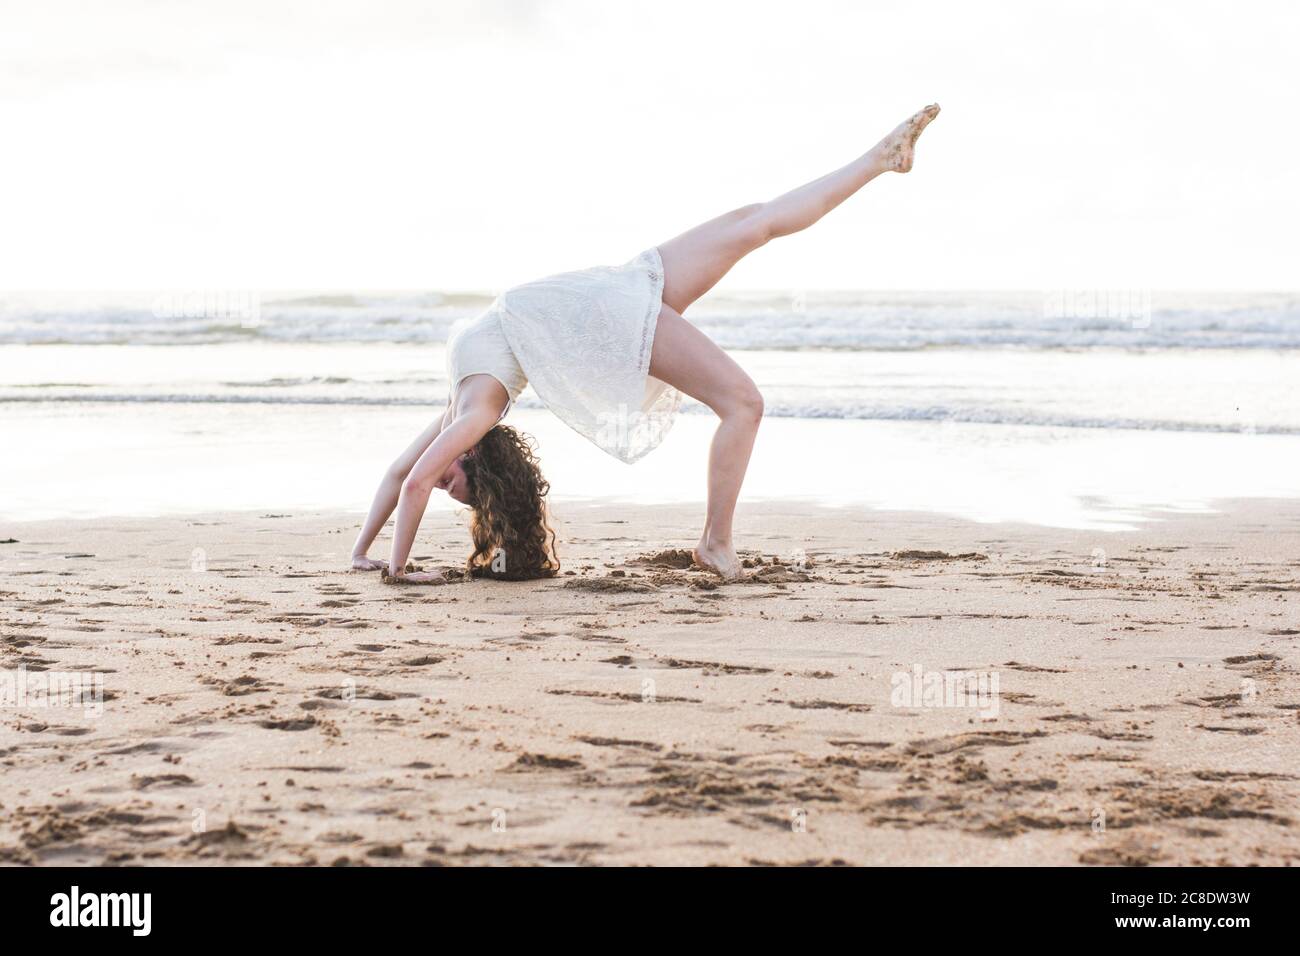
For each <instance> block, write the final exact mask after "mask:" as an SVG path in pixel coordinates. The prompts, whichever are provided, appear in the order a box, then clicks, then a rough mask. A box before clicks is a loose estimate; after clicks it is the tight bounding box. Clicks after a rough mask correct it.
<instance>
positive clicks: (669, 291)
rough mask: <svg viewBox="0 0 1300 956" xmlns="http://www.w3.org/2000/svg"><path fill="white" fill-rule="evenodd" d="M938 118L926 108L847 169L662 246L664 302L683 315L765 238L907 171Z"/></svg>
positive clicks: (800, 227)
mask: <svg viewBox="0 0 1300 956" xmlns="http://www.w3.org/2000/svg"><path fill="white" fill-rule="evenodd" d="M938 115H939V107H938V106H927V107H926V108H925V109H923V110H921V111H920V112H918V113H916V114H915V115H914V116H912V117H910V118H909V119H908V120H906V121H905V122H904V123H902V124H901V125H899V126H898V127H897V128H896V129H895V130H894V131H893V132H892V133H890V134H889V135H888V136H886V137H885V138H884V139H882V140H881V141H880V142H879V143H877V144H876V145H875V146H873V147H872V148H871V149H869V150H867V152H865V153H863V154H862V155H861V156H859V157H858V158H857V159H855V160H854V161H853V162H851V163H849V164H848V165H847V166H843V167H841V168H839V169H837V170H835V171H834V172H830V173H827V174H826V175H825V176H822V177H820V178H819V179H814V180H813V181H812V182H810V183H805V184H804V185H802V186H800V187H799V188H798V189H792V190H791V191H790V192H788V193H784V194H783V195H780V196H777V197H776V198H775V199H770V200H768V201H767V202H763V203H754V204H753V205H751V206H742V207H741V208H739V209H733V210H732V211H731V212H729V213H725V214H723V215H721V216H719V217H718V218H716V219H710V220H709V221H708V222H706V223H703V224H701V225H699V226H696V227H695V228H694V229H691V230H689V231H688V232H684V233H682V234H681V235H680V236H677V237H676V238H675V239H670V240H668V241H667V242H665V243H663V244H662V245H661V246H659V255H660V257H661V258H662V259H663V263H664V302H665V303H666V304H667V305H668V306H670V307H671V308H673V309H674V310H676V311H677V312H678V313H682V312H685V311H686V309H687V308H688V307H689V306H690V305H691V303H692V302H694V301H695V300H696V299H698V298H699V297H700V296H702V295H704V293H706V292H708V291H709V290H710V289H712V288H713V287H714V286H715V285H716V284H717V283H718V280H719V279H721V278H722V277H723V276H724V275H726V274H727V272H728V271H729V270H730V269H731V267H732V266H734V265H735V264H736V263H737V262H739V261H740V260H741V259H743V258H744V257H745V256H746V255H748V254H749V253H751V252H753V251H754V250H755V249H757V248H758V247H759V246H762V245H764V244H765V243H767V241H768V240H770V239H775V238H777V237H778V236H788V235H790V234H791V233H793V232H799V231H800V230H803V229H807V228H808V227H809V226H811V225H812V224H813V223H815V222H816V221H817V220H818V219H820V218H822V216H824V215H826V214H827V213H828V212H830V211H831V210H832V209H834V208H835V207H836V206H838V205H839V204H840V203H842V202H844V200H846V199H848V198H849V197H850V196H852V195H853V194H854V193H855V192H857V191H858V190H859V189H861V188H862V187H863V186H865V185H866V184H867V183H869V182H871V180H873V179H875V178H876V177H877V176H879V175H880V174H881V173H885V172H891V171H892V172H900V173H905V172H907V171H908V170H910V169H911V168H912V153H913V147H915V145H916V140H917V137H918V136H920V135H921V131H922V130H924V129H925V128H926V126H928V125H929V124H930V121H931V120H933V119H934V118H935V117H936V116H938Z"/></svg>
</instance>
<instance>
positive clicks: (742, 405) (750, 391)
mask: <svg viewBox="0 0 1300 956" xmlns="http://www.w3.org/2000/svg"><path fill="white" fill-rule="evenodd" d="M715 411H717V413H718V417H719V418H724V419H726V418H731V419H736V420H739V421H745V422H750V423H752V424H754V425H757V424H758V422H759V420H760V419H762V417H763V411H764V405H763V393H762V392H760V391H759V390H758V386H757V385H755V384H754V381H753V379H751V378H749V377H748V376H746V377H745V379H744V380H743V381H742V382H739V383H737V385H736V386H735V387H734V388H732V389H730V390H728V394H727V399H726V401H725V402H723V403H722V407H721V408H719V409H715Z"/></svg>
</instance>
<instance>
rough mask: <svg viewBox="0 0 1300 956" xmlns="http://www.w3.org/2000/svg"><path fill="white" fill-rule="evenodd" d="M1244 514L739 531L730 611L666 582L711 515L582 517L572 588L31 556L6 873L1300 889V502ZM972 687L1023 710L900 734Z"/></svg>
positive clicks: (94, 546) (1231, 505) (306, 541)
mask: <svg viewBox="0 0 1300 956" xmlns="http://www.w3.org/2000/svg"><path fill="white" fill-rule="evenodd" d="M1216 507H1218V508H1219V509H1220V510H1219V512H1218V513H1214V514H1197V515H1178V516H1171V515H1166V516H1164V517H1163V518H1161V519H1160V520H1158V521H1156V522H1153V523H1152V524H1150V525H1148V526H1146V527H1144V528H1143V529H1142V530H1140V531H1137V532H1132V533H1128V532H1126V533H1112V534H1099V533H1096V532H1073V531H1060V530H1055V529H1049V528H1035V527H1028V526H1009V525H991V524H983V525H981V524H972V523H969V522H965V521H960V520H957V519H949V518H942V517H936V516H930V515H918V514H885V513H877V512H870V511H867V510H861V509H852V510H848V509H831V508H820V507H817V506H814V505H803V504H799V505H777V504H766V505H750V506H747V507H745V508H743V509H742V514H741V516H740V519H739V527H740V528H741V529H743V530H744V532H745V533H744V536H743V538H742V541H741V544H742V545H743V546H744V547H745V548H748V549H750V550H749V551H748V552H747V553H748V555H749V557H750V558H751V559H752V558H755V557H761V560H762V563H761V564H755V566H754V567H753V568H752V569H751V570H752V571H754V572H756V576H755V578H754V579H753V580H752V581H750V582H747V583H742V584H735V585H725V586H717V585H716V584H715V583H714V582H713V581H712V580H711V579H710V578H708V577H707V576H705V575H703V574H701V573H699V572H695V571H692V570H689V569H685V568H682V567H681V566H680V565H681V564H682V563H683V562H681V561H680V560H679V558H680V555H675V554H673V553H672V552H671V551H669V553H668V554H666V555H663V554H660V557H659V559H658V560H656V559H654V558H653V557H651V558H647V556H654V555H656V554H659V553H660V552H664V551H665V549H673V548H678V547H681V546H683V545H688V544H689V543H690V542H691V540H692V529H693V528H695V527H696V524H695V523H696V521H697V519H698V510H699V509H698V508H697V507H691V508H681V507H655V506H631V505H617V504H609V503H598V504H562V505H559V506H557V513H558V517H559V519H560V521H561V525H562V538H561V540H562V551H561V557H562V558H563V559H564V562H565V574H564V575H562V576H561V577H559V578H558V579H555V580H552V581H546V582H531V583H511V584H506V583H488V582H475V583H469V584H453V585H447V586H443V587H436V588H433V587H431V588H415V587H405V588H396V587H386V586H384V585H383V584H381V583H380V580H379V577H378V575H376V574H362V573H356V572H351V571H349V570H346V566H345V565H346V557H347V552H348V548H349V546H350V544H351V540H352V535H353V533H354V529H355V527H356V524H357V518H356V516H352V515H342V514H261V515H258V514H229V515H208V516H198V517H190V518H155V519H98V520H90V521H64V522H40V523H10V524H7V525H4V526H3V527H0V540H2V539H8V538H12V539H16V540H15V541H12V542H9V543H5V544H0V578H2V580H0V599H2V604H0V608H2V610H0V668H2V669H3V671H4V673H5V674H6V675H8V680H9V682H10V697H11V699H10V700H7V701H6V702H5V705H4V706H3V707H0V766H2V767H3V773H2V774H0V861H5V862H10V863H37V864H39V863H87V864H99V863H155V864H166V863H182V864H192V863H213V864H223V863H238V864H320V865H326V864H344V863H347V864H367V865H392V864H485V863H489V864H709V863H721V864H747V863H749V864H760V863H763V864H767V863H772V864H793V863H820V864H838V863H847V864H1053V865H1055V864H1132V865H1140V864H1225V863H1230V864H1251V863H1269V864H1278V863H1294V862H1297V861H1300V779H1298V776H1300V764H1298V762H1297V759H1296V756H1297V754H1300V676H1297V666H1298V665H1300V602H1297V592H1300V503H1297V502H1294V501H1292V502H1278V501H1255V502H1249V503H1247V502H1224V503H1220V504H1219V505H1217V506H1216ZM427 525H428V526H427V527H426V528H425V529H424V530H423V531H422V534H421V539H420V542H419V544H418V545H417V549H416V557H417V558H418V559H420V560H422V561H424V562H426V563H432V564H437V563H448V564H451V563H458V562H459V561H460V560H461V559H462V558H463V556H464V553H465V551H466V547H465V540H466V539H465V533H464V530H463V528H461V527H460V526H459V519H458V518H457V517H455V516H454V515H450V514H446V513H439V514H431V515H430V516H429V519H428V523H427ZM433 542H441V543H439V544H434V543H433ZM751 563H753V562H752V561H751ZM945 670H948V671H962V672H969V673H970V674H971V675H972V680H974V678H975V677H978V678H979V680H982V681H984V684H983V685H982V686H983V687H984V689H985V690H986V691H989V690H990V689H991V687H992V684H993V682H995V683H996V694H992V693H990V694H989V695H987V696H984V697H979V698H978V699H976V698H975V697H971V698H962V697H957V698H955V699H953V700H952V701H945V700H944V699H942V697H940V698H938V699H935V698H933V697H927V696H926V694H924V693H921V694H918V695H913V696H912V697H910V698H909V697H908V695H909V694H912V692H913V691H914V690H918V689H923V688H925V687H926V686H932V685H927V683H926V682H927V681H929V680H931V675H933V674H935V673H936V672H942V671H945ZM60 673H66V674H70V675H74V676H77V677H80V678H82V679H84V680H85V681H86V684H85V685H83V688H82V691H81V694H82V696H81V698H80V702H78V701H77V700H74V699H72V698H70V697H69V695H68V694H66V693H61V694H57V695H56V698H57V699H56V700H54V701H47V700H46V699H45V698H43V697H42V696H41V691H40V689H39V682H40V681H41V679H43V678H44V679H46V680H48V678H49V677H50V676H51V675H55V674H60ZM19 674H21V675H23V679H24V680H26V681H28V682H29V685H28V686H27V688H26V691H25V693H26V694H27V696H26V697H25V698H24V699H23V700H21V701H15V700H14V699H13V698H14V696H15V695H16V693H17V690H16V688H18V686H19V685H18V683H17V680H18V678H17V676H16V675H19ZM95 681H102V684H100V685H96V684H95ZM32 683H35V684H36V685H37V689H36V690H32V687H31V684H32ZM64 686H66V685H64ZM972 686H973V685H972ZM96 687H99V688H102V698H96V696H95V693H96ZM87 688H89V689H87ZM900 695H901V696H900ZM74 696H75V695H74ZM97 701H98V703H97ZM15 703H19V704H21V705H22V706H15ZM946 703H952V704H953V706H943V705H944V704H946ZM51 704H53V705H57V706H51ZM916 705H921V706H916Z"/></svg>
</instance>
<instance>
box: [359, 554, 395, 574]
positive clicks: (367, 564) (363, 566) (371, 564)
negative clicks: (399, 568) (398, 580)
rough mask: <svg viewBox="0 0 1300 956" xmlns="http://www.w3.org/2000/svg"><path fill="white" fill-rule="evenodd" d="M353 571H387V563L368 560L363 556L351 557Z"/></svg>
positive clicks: (372, 559)
mask: <svg viewBox="0 0 1300 956" xmlns="http://www.w3.org/2000/svg"><path fill="white" fill-rule="evenodd" d="M352 570H353V571H387V570H388V562H387V561H379V560H377V559H375V558H368V557H366V556H365V555H364V554H354V555H352Z"/></svg>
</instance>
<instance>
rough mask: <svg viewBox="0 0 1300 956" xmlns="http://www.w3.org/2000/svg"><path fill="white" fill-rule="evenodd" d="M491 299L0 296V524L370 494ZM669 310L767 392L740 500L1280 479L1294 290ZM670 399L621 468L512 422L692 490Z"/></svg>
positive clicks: (1112, 499) (987, 508) (1067, 490)
mask: <svg viewBox="0 0 1300 956" xmlns="http://www.w3.org/2000/svg"><path fill="white" fill-rule="evenodd" d="M491 299H492V296H491V295H490V294H482V295H480V294H458V295H448V294H440V293H420V294H371V293H365V294H362V293H356V294H330V295H304V294H280V295H271V294H261V295H252V294H241V293H194V294H187V295H178V294H164V295H153V296H148V295H134V296H133V295H124V294H113V295H106V294H100V295H93V294H80V295H58V296H56V295H35V294H32V295H16V294H6V295H0V426H3V431H4V437H5V441H4V444H5V447H6V455H5V458H7V459H8V461H7V463H6V464H5V466H4V467H3V469H2V470H0V516H6V517H9V518H26V517H64V516H79V515H87V516H88V515H96V514H110V513H126V514H147V513H159V512H175V511H220V510H228V509H259V508H277V507H283V508H288V507H315V508H345V509H350V510H355V509H362V508H364V507H365V506H366V505H367V503H368V499H369V495H370V493H371V491H372V490H373V489H372V487H371V486H372V485H373V483H374V480H375V479H377V477H378V475H379V474H380V473H381V472H382V470H383V467H384V465H385V463H386V461H387V460H388V459H389V458H391V457H392V455H394V454H395V453H396V452H397V451H399V450H400V449H401V448H402V447H403V446H404V445H405V444H406V443H407V442H408V441H409V439H410V438H411V437H412V436H413V434H414V433H415V432H416V431H418V430H419V428H420V427H422V425H423V424H424V423H426V422H427V421H428V420H429V419H430V418H432V417H433V416H434V415H435V414H437V413H438V412H439V411H440V409H441V408H442V403H443V402H444V401H445V398H446V395H447V391H448V386H449V383H448V381H447V378H446V373H445V355H444V342H445V341H446V339H447V335H448V333H449V331H450V330H451V328H452V327H453V325H454V324H455V323H457V322H459V321H463V320H465V319H467V318H471V317H472V316H474V315H476V314H478V312H480V311H481V310H482V309H484V308H486V307H487V305H488V304H489V303H490V302H491ZM687 317H688V318H689V319H690V320H691V321H693V322H694V323H695V324H696V325H698V326H699V327H700V328H701V329H703V330H704V331H705V332H706V333H707V334H709V335H710V336H711V337H712V338H713V339H714V340H715V341H717V342H718V343H719V344H720V345H722V346H723V347H724V348H726V349H728V351H729V352H731V353H732V354H733V355H734V356H735V357H736V359H737V361H739V362H740V364H741V365H742V366H743V367H745V369H746V370H747V371H749V373H750V374H751V375H752V376H753V378H754V379H755V381H756V382H757V383H758V384H759V386H760V388H761V389H762V391H763V393H764V397H765V399H766V404H767V416H768V419H769V421H768V422H767V423H765V425H764V430H763V433H762V435H761V436H760V444H759V448H758V450H757V451H756V455H755V465H754V469H753V472H752V474H751V478H750V480H749V481H748V482H747V486H746V492H747V494H751V495H759V496H762V497H775V498H779V497H789V496H797V497H801V498H813V499H821V500H825V501H827V502H828V503H836V502H846V501H855V502H863V503H866V504H869V505H872V506H875V507H907V508H917V509H920V510H935V511H944V512H948V513H957V514H962V515H965V516H967V517H971V518H973V519H976V520H1028V521H1038V522H1042V523H1049V524H1053V523H1054V524H1062V525H1071V526H1090V525H1097V526H1099V527H1106V526H1111V525H1113V526H1131V525H1132V523H1133V522H1135V521H1139V520H1144V516H1146V518H1149V517H1150V515H1151V514H1153V513H1155V511H1156V510H1158V509H1160V508H1189V507H1190V508H1204V507H1211V506H1212V502H1213V501H1214V500H1216V499H1218V498H1223V497H1237V496H1251V497H1257V496H1282V497H1287V496H1294V495H1297V494H1300V483H1298V481H1297V478H1296V475H1297V473H1300V467H1297V466H1300V295H1297V294H1290V293H1253V294H1229V293H1213V294H1210V293H1200V294H1192V293H1177V294H1161V293H1158V292H1157V293H1148V292H1090V291H1081V292H1069V293H1066V292H1048V293H1031V292H1008V293H994V292H965V293H963V292H942V293H936V292H926V293H907V292H891V293H884V292H869V293H861V292H860V293H850V292H795V293H780V294H774V293H752V294H737V293H729V294H725V295H714V296H711V297H708V298H706V299H705V300H702V301H701V302H700V303H697V305H696V306H695V307H693V308H692V309H691V311H690V313H689V314H688V316H687ZM683 412H684V414H683V415H682V417H681V420H680V421H679V423H678V425H677V426H676V427H675V429H674V435H673V436H670V439H669V441H668V442H666V443H665V446H664V447H663V448H662V449H660V450H658V451H656V452H655V453H654V454H653V455H651V456H650V457H649V458H647V459H646V460H645V462H643V463H641V464H638V465H637V466H635V467H634V468H632V469H628V468H626V467H625V466H622V465H620V464H618V463H617V462H612V461H605V460H603V456H602V455H601V453H600V452H599V451H598V450H597V449H595V448H593V447H591V446H587V445H586V444H585V443H583V442H582V441H581V440H580V439H576V436H572V435H571V434H569V433H567V430H565V429H564V428H563V426H561V425H559V424H558V423H557V422H555V420H554V419H553V418H552V417H551V416H549V414H548V413H546V412H545V411H544V408H543V406H542V405H541V403H540V402H539V401H538V400H537V398H536V396H535V395H533V394H532V392H531V390H530V391H527V392H525V394H524V396H523V397H522V399H521V401H520V402H519V404H518V406H517V409H516V411H513V412H512V413H511V421H512V423H514V424H518V425H520V426H521V427H526V428H528V429H529V430H532V431H534V432H535V433H536V434H537V437H538V439H539V443H540V446H541V449H542V454H543V461H544V462H547V464H548V471H552V484H553V487H554V489H555V494H556V496H557V497H558V498H565V497H568V498H593V497H611V496H612V497H626V498H629V499H636V500H655V499H682V498H684V499H686V500H694V499H695V498H702V495H703V454H704V450H703V449H704V446H705V445H706V443H707V438H708V431H709V426H708V422H709V417H708V414H707V410H706V409H703V408H701V407H699V406H698V405H696V404H695V403H687V405H686V406H685V407H684V409H683ZM679 433H680V434H679ZM1153 455H1154V456H1156V457H1154V458H1152V457H1150V456H1153ZM692 456H694V457H697V458H698V462H696V463H695V464H694V465H690V466H688V467H686V468H683V467H682V466H683V464H684V463H685V462H689V461H691V459H692ZM656 459H657V460H658V464H655V462H656ZM552 461H557V464H556V466H555V467H554V469H552V466H551V464H550V462H552ZM963 462H964V464H962V467H964V468H965V469H966V475H965V476H964V477H962V478H960V479H958V478H957V477H956V476H953V475H952V474H951V472H952V469H953V468H954V467H957V466H958V465H959V464H961V463H963ZM1066 463H1069V468H1068V469H1067V470H1066V471H1064V472H1063V471H1062V470H1061V466H1062V465H1064V464H1066ZM611 465H612V468H611ZM936 475H943V476H947V477H945V478H944V480H942V481H937V482H936V478H935V476H936ZM963 482H964V483H965V484H964V486H963ZM954 483H955V484H956V487H954ZM963 487H964V488H965V491H962V488H963ZM1008 488H1011V489H1014V491H1015V493H1011V494H1009V493H1007V492H1008ZM1035 501H1037V502H1039V504H1038V505H1035V504H1034V502H1035Z"/></svg>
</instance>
